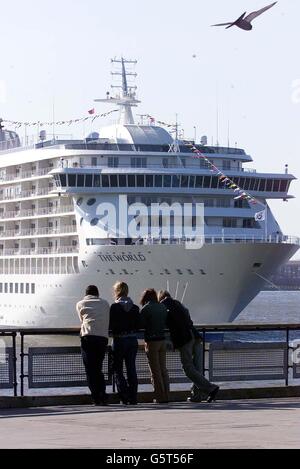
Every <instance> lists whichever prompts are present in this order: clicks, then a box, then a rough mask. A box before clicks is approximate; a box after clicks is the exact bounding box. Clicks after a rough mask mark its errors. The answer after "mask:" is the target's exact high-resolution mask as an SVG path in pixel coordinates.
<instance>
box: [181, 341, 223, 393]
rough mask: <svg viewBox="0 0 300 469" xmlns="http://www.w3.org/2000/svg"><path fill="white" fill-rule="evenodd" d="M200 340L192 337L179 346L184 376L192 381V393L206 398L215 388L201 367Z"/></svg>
mask: <svg viewBox="0 0 300 469" xmlns="http://www.w3.org/2000/svg"><path fill="white" fill-rule="evenodd" d="M201 344H202V342H201V340H199V339H194V338H193V339H192V340H191V341H190V342H188V343H187V344H186V345H184V346H183V347H180V349H179V352H180V357H181V363H182V366H183V369H184V372H185V374H186V376H187V377H188V378H189V379H190V380H191V381H192V382H193V383H194V385H193V387H192V394H193V395H194V397H197V398H199V399H201V398H202V399H206V398H207V397H208V395H209V394H210V393H211V392H212V391H213V390H214V389H215V388H216V386H215V385H214V384H212V383H210V382H209V381H208V380H207V379H206V378H205V377H204V376H203V371H202V367H201V362H202V360H201V356H202V345H201Z"/></svg>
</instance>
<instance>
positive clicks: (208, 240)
mask: <svg viewBox="0 0 300 469" xmlns="http://www.w3.org/2000/svg"><path fill="white" fill-rule="evenodd" d="M119 240H120V241H123V242H124V239H122V238H120V239H116V238H112V239H106V238H103V239H99V240H97V243H95V244H98V243H99V244H101V243H100V241H103V244H104V245H116V244H118V241H119ZM91 241H92V242H93V240H91ZM94 241H95V240H94ZM131 243H132V244H137V245H155V244H164V245H188V244H189V243H191V244H194V245H195V246H196V245H197V244H199V246H203V245H204V244H265V243H267V244H295V245H298V246H300V238H298V237H296V236H285V235H269V236H260V237H258V236H249V235H248V236H246V235H245V236H243V235H240V236H230V235H229V236H226V235H222V234H220V235H217V234H216V235H205V236H196V237H194V238H187V237H183V238H167V237H163V236H161V237H157V238H156V237H151V236H149V237H147V238H138V239H132V240H131ZM120 244H121V243H120ZM91 245H93V243H91Z"/></svg>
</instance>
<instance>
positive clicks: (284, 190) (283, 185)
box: [279, 179, 288, 192]
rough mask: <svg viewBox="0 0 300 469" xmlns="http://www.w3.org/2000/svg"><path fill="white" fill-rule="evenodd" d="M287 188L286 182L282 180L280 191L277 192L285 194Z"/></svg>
mask: <svg viewBox="0 0 300 469" xmlns="http://www.w3.org/2000/svg"><path fill="white" fill-rule="evenodd" d="M287 188H288V181H285V180H284V179H282V180H281V181H280V190H279V192H286V191H287Z"/></svg>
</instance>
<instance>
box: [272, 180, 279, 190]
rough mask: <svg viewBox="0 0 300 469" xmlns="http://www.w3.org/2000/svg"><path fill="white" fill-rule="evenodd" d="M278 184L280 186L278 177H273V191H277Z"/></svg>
mask: <svg viewBox="0 0 300 469" xmlns="http://www.w3.org/2000/svg"><path fill="white" fill-rule="evenodd" d="M279 186H280V180H279V179H274V185H273V191H274V192H279Z"/></svg>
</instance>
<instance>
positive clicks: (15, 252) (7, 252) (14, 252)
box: [0, 246, 79, 257]
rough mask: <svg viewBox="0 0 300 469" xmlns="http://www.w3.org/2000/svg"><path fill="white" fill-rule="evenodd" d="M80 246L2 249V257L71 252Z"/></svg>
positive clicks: (77, 250) (0, 252)
mask: <svg viewBox="0 0 300 469" xmlns="http://www.w3.org/2000/svg"><path fill="white" fill-rule="evenodd" d="M78 252H79V248H78V246H60V247H57V248H49V247H39V248H33V249H31V248H27V249H26V248H24V249H23V248H21V249H1V250H0V257H4V256H34V255H37V254H41V255H46V254H71V253H78Z"/></svg>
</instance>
